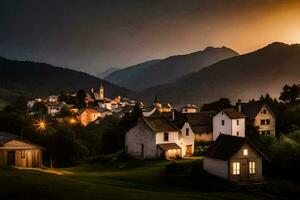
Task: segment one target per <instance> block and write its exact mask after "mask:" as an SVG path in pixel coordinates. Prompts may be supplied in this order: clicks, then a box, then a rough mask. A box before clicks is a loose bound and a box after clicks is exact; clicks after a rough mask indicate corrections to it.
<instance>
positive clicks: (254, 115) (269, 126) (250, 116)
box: [236, 101, 276, 136]
mask: <svg viewBox="0 0 300 200" xmlns="http://www.w3.org/2000/svg"><path fill="white" fill-rule="evenodd" d="M236 109H237V111H239V112H241V113H243V114H244V115H245V116H246V123H247V124H250V125H253V126H254V127H256V128H257V130H258V131H259V133H260V134H261V135H273V136H275V132H276V128H275V127H276V126H275V125H276V123H275V120H276V116H275V114H274V113H273V111H272V110H271V108H270V107H269V106H268V105H267V104H264V103H261V102H249V103H242V102H241V101H239V102H237V103H236Z"/></svg>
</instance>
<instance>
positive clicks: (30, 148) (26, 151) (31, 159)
mask: <svg viewBox="0 0 300 200" xmlns="http://www.w3.org/2000/svg"><path fill="white" fill-rule="evenodd" d="M43 150H44V148H43V147H41V146H39V145H36V144H33V143H32V142H29V141H27V140H25V139H23V138H21V137H19V136H17V135H14V134H10V133H6V132H0V166H14V167H26V168H40V167H41V166H42V151H43Z"/></svg>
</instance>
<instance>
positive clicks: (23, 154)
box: [21, 150, 25, 158]
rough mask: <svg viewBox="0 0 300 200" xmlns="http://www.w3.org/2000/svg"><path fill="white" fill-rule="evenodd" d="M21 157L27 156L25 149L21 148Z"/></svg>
mask: <svg viewBox="0 0 300 200" xmlns="http://www.w3.org/2000/svg"><path fill="white" fill-rule="evenodd" d="M21 158H25V150H21Z"/></svg>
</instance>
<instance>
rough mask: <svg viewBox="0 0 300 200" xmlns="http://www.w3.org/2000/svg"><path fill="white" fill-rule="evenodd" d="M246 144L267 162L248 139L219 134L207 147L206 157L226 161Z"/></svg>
mask: <svg viewBox="0 0 300 200" xmlns="http://www.w3.org/2000/svg"><path fill="white" fill-rule="evenodd" d="M246 143H247V144H249V145H250V146H251V147H253V149H254V150H255V151H256V152H257V153H258V154H260V155H261V156H262V157H264V158H266V159H267V160H269V159H268V158H267V157H266V156H265V155H264V153H262V152H261V151H260V150H259V149H258V148H257V147H256V146H255V145H254V144H253V143H252V142H251V141H250V140H249V139H248V138H245V137H237V136H231V135H224V134H220V135H219V137H218V138H217V140H216V141H215V142H214V143H213V144H212V145H211V146H210V147H209V149H208V152H207V154H206V156H207V157H210V158H216V159H221V160H228V159H230V157H231V156H233V155H234V154H235V153H236V152H237V151H239V150H240V149H241V148H242V146H243V145H244V144H246Z"/></svg>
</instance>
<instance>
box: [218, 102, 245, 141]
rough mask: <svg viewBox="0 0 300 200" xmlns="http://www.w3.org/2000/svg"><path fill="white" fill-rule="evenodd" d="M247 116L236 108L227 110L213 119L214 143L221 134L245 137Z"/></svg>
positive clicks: (220, 112)
mask: <svg viewBox="0 0 300 200" xmlns="http://www.w3.org/2000/svg"><path fill="white" fill-rule="evenodd" d="M245 117H246V116H245V115H243V114H242V113H240V112H238V111H237V110H236V109H235V108H225V109H222V110H221V111H219V112H218V113H216V114H215V115H214V117H213V141H215V140H216V139H217V138H218V136H219V135H220V134H225V135H232V136H239V137H245Z"/></svg>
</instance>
